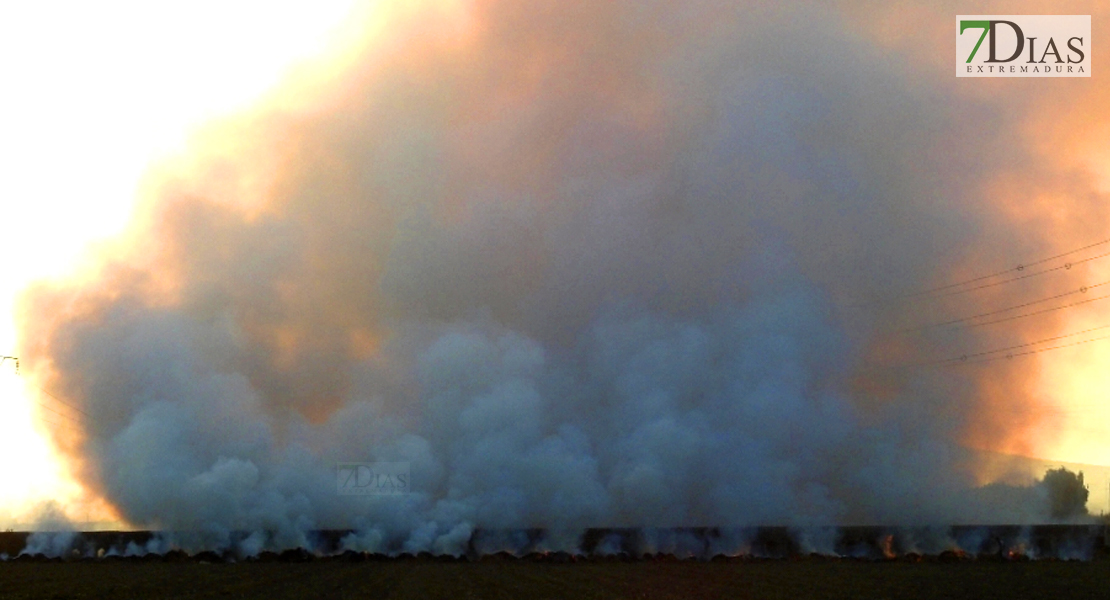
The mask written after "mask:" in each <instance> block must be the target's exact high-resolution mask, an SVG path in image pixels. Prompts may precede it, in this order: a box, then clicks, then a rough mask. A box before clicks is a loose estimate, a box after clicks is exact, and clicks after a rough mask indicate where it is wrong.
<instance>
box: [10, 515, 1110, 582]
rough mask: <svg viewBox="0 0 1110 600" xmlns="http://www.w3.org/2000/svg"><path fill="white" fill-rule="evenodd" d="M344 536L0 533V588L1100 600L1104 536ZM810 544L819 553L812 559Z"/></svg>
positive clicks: (1061, 529) (767, 532)
mask: <svg viewBox="0 0 1110 600" xmlns="http://www.w3.org/2000/svg"><path fill="white" fill-rule="evenodd" d="M352 533H354V532H344V531H320V532H314V534H313V535H312V536H311V537H312V539H313V541H314V542H315V544H314V550H313V551H309V550H307V549H304V548H298V549H290V550H286V551H283V552H280V553H275V552H262V553H260V554H257V555H254V556H246V557H244V556H241V555H236V554H235V552H234V551H230V550H229V551H226V552H224V553H223V554H218V553H215V552H212V551H201V552H197V553H196V554H192V555H190V554H189V553H187V552H184V551H182V550H180V549H174V550H169V551H166V552H164V553H161V554H156V553H153V552H149V551H148V550H149V549H153V548H159V547H161V548H165V543H166V538H168V537H170V536H167V535H165V534H154V533H151V532H128V533H122V532H98V533H85V534H80V535H78V534H73V533H71V534H42V533H38V534H13V533H8V534H0V551H4V550H10V549H12V548H19V547H23V548H25V552H24V553H23V554H20V555H19V556H17V557H16V558H13V559H8V560H6V561H3V562H0V590H3V593H4V597H5V598H42V597H51V598H119V597H160V598H195V597H228V596H231V597H240V598H242V597H248V598H254V597H259V598H261V597H265V598H309V597H311V598H394V599H402V598H421V599H423V598H458V597H468V598H529V599H531V598H726V597H727V598H845V599H848V598H861V597H884V598H923V599H924V598H928V599H936V598H999V599H1002V598H1005V599H1009V600H1017V599H1023V598H1059V597H1067V598H1103V597H1105V595H1106V591H1105V590H1106V581H1107V577H1108V576H1110V556H1107V546H1106V540H1105V537H1104V528H1102V527H1076V526H1071V527H1069V526H1050V527H1046V526H1042V527H1016V526H1014V527H963V528H959V527H957V528H921V529H909V528H877V527H871V528H868V527H854V528H821V529H819V530H811V531H798V530H789V529H786V528H768V527H763V528H751V529H746V530H737V531H731V532H728V531H721V530H718V529H685V530H646V531H645V530H587V531H586V532H584V533H583V535H582V537H581V539H580V547H579V548H578V549H577V550H575V551H574V552H564V551H551V550H546V549H544V547H545V542H546V541H547V538H548V537H549V536H548V533H547V532H544V531H540V530H533V531H517V532H476V533H475V535H474V536H473V537H472V538H471V540H470V542H469V543H468V545H467V550H466V553H465V554H463V555H459V556H452V555H440V556H436V555H433V554H430V553H427V552H422V553H419V554H416V555H413V554H409V553H405V552H402V553H399V554H393V555H386V554H375V553H367V552H356V551H353V550H349V549H347V550H343V540H344V539H345V538H347V537H348V536H349V535H351V534H352ZM815 539H819V540H820V542H819V543H823V544H826V545H827V547H826V549H825V550H824V552H823V553H821V552H816V551H811V552H808V553H807V550H816V547H814V546H812V544H813V541H814V540H815ZM726 540H727V542H726ZM738 542H741V546H742V547H739V546H737V543H738ZM945 545H947V546H945ZM506 547H509V548H512V550H511V551H508V550H500V551H497V552H492V550H493V549H494V548H506ZM941 547H947V549H945V550H943V551H940V552H939V553H929V550H928V549H936V548H941ZM483 549H484V550H485V552H483ZM36 550H38V551H40V552H38V553H34V554H31V553H30V552H33V551H36ZM41 551H45V552H48V553H50V554H51V555H52V556H47V555H46V554H43V553H42V552H41ZM1033 558H1036V559H1038V560H1031V559H1033ZM1078 559H1083V560H1078Z"/></svg>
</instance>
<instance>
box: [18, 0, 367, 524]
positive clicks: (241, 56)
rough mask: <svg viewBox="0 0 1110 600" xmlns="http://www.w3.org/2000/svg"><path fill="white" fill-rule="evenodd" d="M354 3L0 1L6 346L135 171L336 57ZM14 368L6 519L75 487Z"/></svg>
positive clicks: (120, 207)
mask: <svg viewBox="0 0 1110 600" xmlns="http://www.w3.org/2000/svg"><path fill="white" fill-rule="evenodd" d="M356 8H358V7H356V5H355V0H286V1H277V2H273V1H261V0H227V1H223V0H222V1H211V0H202V1H190V2H141V1H110V0H109V1H104V2H59V3H54V2H6V3H3V4H0V80H2V81H3V87H4V93H3V95H2V96H0V247H2V248H3V252H2V254H0V256H2V258H0V260H2V261H3V263H2V264H0V355H3V354H11V353H12V350H13V349H14V348H15V345H16V344H15V341H16V340H15V327H14V323H13V317H12V310H13V301H14V298H15V296H16V294H17V293H18V292H19V290H20V289H22V288H23V287H25V286H26V285H27V284H28V283H29V282H31V281H33V280H35V279H40V278H43V277H57V276H61V275H64V274H67V273H72V272H73V271H74V270H75V269H78V268H79V267H80V261H81V257H82V254H83V253H85V252H87V248H88V245H89V244H90V242H94V241H96V240H102V239H106V238H109V237H110V236H112V235H113V234H116V233H118V232H120V231H121V230H122V229H123V227H124V225H125V223H126V221H127V218H128V215H129V214H130V212H131V210H132V207H133V205H134V202H135V199H136V191H137V187H138V185H139V180H140V177H141V175H142V173H143V171H144V170H145V169H146V168H147V167H148V166H149V165H150V164H151V163H152V162H153V161H156V160H158V159H159V158H164V157H168V156H171V155H172V154H173V153H174V152H175V151H178V150H180V149H182V147H183V145H184V144H185V142H186V140H187V138H188V136H189V135H190V133H191V132H192V131H194V130H195V129H196V128H197V127H198V126H199V125H201V124H202V123H204V122H205V121H207V120H210V119H212V118H215V117H219V116H220V115H224V114H228V113H230V112H233V111H235V110H237V109H242V108H244V107H245V106H247V105H249V104H250V103H251V102H254V101H258V100H259V98H260V97H262V96H263V94H264V93H265V92H266V91H267V90H269V89H271V88H273V87H274V86H275V85H276V84H277V83H278V82H279V81H280V80H281V79H282V78H283V77H284V76H286V75H289V74H290V73H291V72H292V71H293V70H294V69H295V68H296V67H297V66H301V65H303V66H304V67H305V68H306V69H307V68H308V62H309V61H317V62H319V63H322V61H324V60H325V57H327V56H333V57H335V56H338V53H339V52H340V51H341V50H342V48H343V46H344V44H348V43H351V42H353V40H354V39H356V38H357V37H358V36H357V34H356V33H355V32H353V31H352V30H351V28H350V27H348V26H347V24H349V23H352V22H357V21H358V20H357V19H349V17H350V15H351V14H352V11H354V10H355V9H356ZM316 70H317V71H319V69H316ZM13 371H14V370H13V364H12V363H11V361H8V362H5V363H4V365H3V367H2V368H0V524H2V522H3V521H5V520H8V519H10V518H13V517H14V518H19V517H20V516H21V515H23V514H24V513H26V511H27V510H28V508H29V507H31V506H33V505H34V504H36V503H38V502H40V501H42V500H44V499H51V498H53V499H60V500H63V501H71V500H73V499H75V498H76V497H77V496H78V495H79V493H80V490H79V489H78V488H77V486H75V485H74V484H73V483H71V482H69V481H68V479H67V477H66V476H65V474H64V472H63V470H62V469H61V467H60V466H59V465H58V464H57V463H56V461H55V460H54V459H53V457H52V454H51V452H50V450H49V447H48V445H47V444H46V443H45V442H44V440H43V439H42V438H41V437H40V435H39V432H40V431H41V429H42V428H43V427H46V426H48V425H47V424H45V423H43V419H42V418H37V417H35V416H33V415H34V414H35V411H33V410H32V405H31V403H32V402H33V400H32V398H33V397H38V396H32V395H30V394H29V393H28V391H29V390H30V391H34V390H33V388H30V386H29V385H28V384H27V383H26V382H24V381H23V380H22V379H20V378H18V377H16V376H15V375H14V372H13ZM48 402H49V401H48ZM54 408H57V409H59V410H61V411H62V412H64V407H58V406H54ZM45 414H46V415H48V416H50V417H53V418H54V419H55V420H58V421H65V419H64V418H62V417H59V416H56V415H53V414H52V413H50V412H49V411H45ZM76 516H79V515H76Z"/></svg>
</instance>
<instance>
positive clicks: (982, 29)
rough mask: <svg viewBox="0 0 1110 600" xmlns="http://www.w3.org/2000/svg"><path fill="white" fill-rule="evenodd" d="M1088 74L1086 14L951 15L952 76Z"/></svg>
mask: <svg viewBox="0 0 1110 600" xmlns="http://www.w3.org/2000/svg"><path fill="white" fill-rule="evenodd" d="M1090 76H1091V16H1090V15H1051V16H1050V15H972V16H958V17H956V77H1090Z"/></svg>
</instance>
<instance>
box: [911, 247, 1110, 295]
mask: <svg viewBox="0 0 1110 600" xmlns="http://www.w3.org/2000/svg"><path fill="white" fill-rule="evenodd" d="M1106 244H1110V239H1105V240H1102V241H1101V242H1095V243H1093V244H1088V245H1086V246H1083V247H1082V248H1076V249H1074V250H1069V251H1067V252H1061V253H1060V254H1056V255H1053V256H1049V257H1047V258H1042V259H1040V260H1035V261H1033V262H1029V263H1024V264H1018V265H1017V266H1016V267H1011V268H1009V269H1006V270H1004V271H998V272H996V273H991V274H990V275H981V276H979V277H973V278H971V279H965V280H963V281H957V282H955V283H949V284H947V285H942V286H937V287H934V288H929V289H925V290H919V291H917V292H910V293H908V294H903V295H902V296H899V297H897V298H896V299H904V298H912V297H917V296H927V295H932V294H935V293H937V292H943V291H945V290H951V289H953V288H958V287H962V286H965V285H969V284H972V283H978V282H980V281H986V280H988V279H993V278H995V277H1001V276H1003V275H1007V274H1010V273H1014V272H1018V273H1021V272H1023V271H1025V269H1027V268H1029V267H1034V266H1037V265H1041V264H1044V263H1047V262H1052V261H1054V260H1057V259H1060V258H1063V257H1065V256H1070V255H1072V254H1076V253H1078V252H1082V251H1084V250H1090V249H1091V248H1096V247H1098V246H1103V245H1106ZM1106 256H1110V252H1107V253H1104V254H1099V255H1097V256H1092V257H1088V258H1084V259H1080V260H1077V261H1074V262H1069V263H1065V264H1063V265H1060V266H1059V267H1054V268H1052V269H1045V270H1041V271H1037V272H1035V273H1029V274H1024V275H1022V276H1021V277H1015V278H1012V279H1008V280H1005V281H1002V282H997V283H993V284H989V285H986V286H979V287H974V288H971V289H968V290H961V291H959V292H953V293H964V292H965V291H972V290H975V289H982V288H983V287H990V286H992V285H1001V284H1003V283H1009V282H1011V281H1018V280H1021V279H1026V278H1029V277H1034V276H1036V275H1043V274H1045V273H1051V272H1052V271H1058V270H1061V269H1064V270H1067V269H1071V268H1072V267H1073V266H1075V265H1078V264H1082V263H1085V262H1090V261H1092V260H1095V259H1099V258H1104V257H1106ZM946 295H947V294H946Z"/></svg>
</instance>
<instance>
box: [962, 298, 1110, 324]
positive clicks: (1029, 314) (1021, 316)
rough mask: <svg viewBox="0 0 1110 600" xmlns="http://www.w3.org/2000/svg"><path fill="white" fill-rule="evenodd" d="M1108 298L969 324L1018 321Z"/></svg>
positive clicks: (1093, 299) (1091, 299) (1082, 301)
mask: <svg viewBox="0 0 1110 600" xmlns="http://www.w3.org/2000/svg"><path fill="white" fill-rule="evenodd" d="M1107 298H1110V294H1106V295H1104V296H1098V297H1096V298H1089V299H1087V300H1080V301H1078V302H1072V303H1071V304H1064V305H1063V306H1054V307H1052V308H1046V309H1043V310H1035V311H1033V312H1029V313H1023V314H1020V315H1014V316H1012V317H1006V318H1004V319H995V320H993V321H984V322H982V323H972V324H970V325H968V327H982V326H984V325H995V324H997V323H1006V322H1008V321H1016V320H1018V319H1024V318H1026V317H1033V316H1036V315H1043V314H1045V313H1050V312H1055V311H1058V310H1064V309H1065V308H1073V307H1076V306H1080V305H1083V304H1090V303H1092V302H1098V301H1099V300H1105V299H1107Z"/></svg>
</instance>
